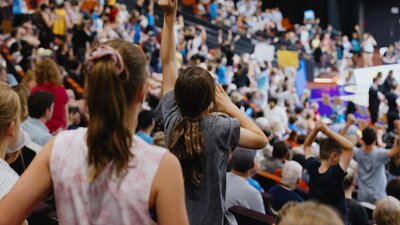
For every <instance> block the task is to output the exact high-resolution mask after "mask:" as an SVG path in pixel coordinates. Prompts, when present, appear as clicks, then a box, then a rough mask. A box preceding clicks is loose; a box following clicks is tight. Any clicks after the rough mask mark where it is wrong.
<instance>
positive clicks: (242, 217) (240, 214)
mask: <svg viewBox="0 0 400 225" xmlns="http://www.w3.org/2000/svg"><path fill="white" fill-rule="evenodd" d="M229 212H231V213H232V214H233V215H234V216H235V218H236V221H237V222H238V224H239V225H272V224H273V223H275V222H276V219H275V218H274V217H272V216H269V215H265V214H262V213H259V212H257V211H254V210H251V209H247V208H244V207H241V206H233V207H231V208H230V209H229Z"/></svg>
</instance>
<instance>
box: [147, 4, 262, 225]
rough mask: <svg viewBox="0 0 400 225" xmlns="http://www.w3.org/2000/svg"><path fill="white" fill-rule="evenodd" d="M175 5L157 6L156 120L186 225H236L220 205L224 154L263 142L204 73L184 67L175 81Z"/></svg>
mask: <svg viewBox="0 0 400 225" xmlns="http://www.w3.org/2000/svg"><path fill="white" fill-rule="evenodd" d="M176 4H177V1H176V0H164V1H163V2H162V4H161V3H159V5H160V6H161V8H162V9H163V10H164V28H163V35H162V42H161V60H162V65H163V76H164V78H163V98H162V99H161V101H160V103H159V105H158V107H157V109H156V110H155V114H156V115H157V118H162V119H163V122H164V128H165V134H166V139H165V141H166V144H167V146H169V149H171V152H172V153H174V154H175V155H176V156H177V157H178V159H179V160H180V162H181V165H182V169H183V173H184V178H185V192H186V195H185V198H186V205H187V209H188V215H189V221H190V224H192V225H200V224H207V225H223V224H226V225H228V224H237V223H236V220H235V218H234V217H233V215H232V214H230V213H228V209H227V207H226V205H225V190H226V189H225V188H226V171H227V163H228V155H229V150H231V149H234V148H235V147H236V146H238V145H239V146H241V147H243V148H250V149H261V148H263V147H265V146H266V145H267V139H266V137H265V135H264V134H263V132H262V131H261V130H260V129H259V128H258V127H257V125H256V124H254V122H253V121H252V120H250V119H249V118H247V116H246V115H245V114H244V113H243V112H242V111H240V110H239V109H238V108H237V107H236V105H234V104H233V103H232V102H231V100H230V99H229V97H228V95H227V94H226V93H225V91H224V90H223V88H222V87H221V86H220V85H218V86H215V84H214V81H213V79H212V77H211V75H210V74H209V73H208V72H207V71H206V70H204V69H202V68H200V67H189V68H187V69H185V70H183V71H182V73H181V74H180V75H179V77H178V72H177V68H176V47H175V43H176V42H175V37H174V23H175V17H176V7H177V6H176ZM210 112H223V113H225V114H228V115H229V116H222V115H220V114H210ZM232 117H233V118H232Z"/></svg>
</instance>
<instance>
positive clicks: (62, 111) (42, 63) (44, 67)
mask: <svg viewBox="0 0 400 225" xmlns="http://www.w3.org/2000/svg"><path fill="white" fill-rule="evenodd" d="M33 71H34V73H35V78H36V83H37V86H36V87H34V88H33V89H32V93H35V92H36V91H47V92H50V93H52V94H53V95H54V113H53V116H52V117H51V119H50V120H49V121H48V122H47V123H46V126H47V128H49V130H50V133H57V132H59V131H60V130H63V129H65V128H66V127H67V121H68V120H67V115H68V114H67V113H66V112H67V110H68V105H67V103H68V101H69V98H68V95H67V91H66V90H65V88H64V86H62V80H61V74H60V69H59V68H58V66H57V64H56V63H55V62H54V61H53V60H52V59H50V58H42V59H40V60H38V61H37V62H36V63H35V65H34V66H33Z"/></svg>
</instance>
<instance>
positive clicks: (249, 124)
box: [213, 84, 268, 150]
mask: <svg viewBox="0 0 400 225" xmlns="http://www.w3.org/2000/svg"><path fill="white" fill-rule="evenodd" d="M213 110H214V111H215V112H223V113H226V114H228V115H229V116H231V117H233V118H236V119H238V120H239V123H240V137H239V146H240V147H243V148H249V149H256V150H257V149H261V148H264V147H265V146H266V145H267V144H268V140H267V137H265V134H264V133H263V132H262V130H261V129H260V128H259V127H258V126H257V125H256V124H255V123H254V122H253V121H252V120H251V119H249V118H248V117H247V116H246V114H244V112H242V111H241V110H240V109H239V108H238V107H237V106H236V105H235V104H233V103H232V101H231V100H230V99H229V97H228V95H227V94H226V93H225V91H224V89H223V88H222V86H221V85H219V84H218V85H217V87H216V88H215V108H214V109H213Z"/></svg>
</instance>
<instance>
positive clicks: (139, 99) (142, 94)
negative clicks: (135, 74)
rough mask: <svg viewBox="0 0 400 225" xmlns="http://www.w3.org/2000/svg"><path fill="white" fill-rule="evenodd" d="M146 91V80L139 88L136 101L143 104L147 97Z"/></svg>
mask: <svg viewBox="0 0 400 225" xmlns="http://www.w3.org/2000/svg"><path fill="white" fill-rule="evenodd" d="M146 93H147V82H145V83H144V84H142V85H141V86H140V87H139V90H138V92H137V96H136V99H135V100H136V102H140V103H141V104H143V102H144V100H145V99H146Z"/></svg>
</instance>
